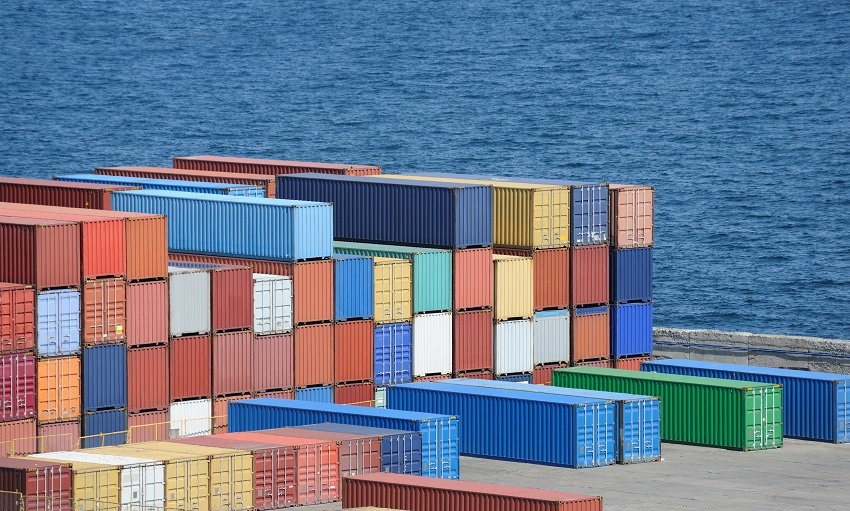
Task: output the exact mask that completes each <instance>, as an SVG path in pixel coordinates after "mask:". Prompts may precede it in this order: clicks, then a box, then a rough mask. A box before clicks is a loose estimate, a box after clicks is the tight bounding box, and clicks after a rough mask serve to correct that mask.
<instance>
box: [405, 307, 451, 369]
mask: <svg viewBox="0 0 850 511" xmlns="http://www.w3.org/2000/svg"><path fill="white" fill-rule="evenodd" d="M412 345H413V376H425V375H431V374H449V373H451V372H452V314H451V313H450V312H438V313H436V314H419V315H418V316H415V317H414V318H413V342H412Z"/></svg>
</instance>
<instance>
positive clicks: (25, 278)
mask: <svg viewBox="0 0 850 511" xmlns="http://www.w3.org/2000/svg"><path fill="white" fill-rule="evenodd" d="M0 281H3V282H14V283H17V284H28V285H31V286H33V287H35V288H36V289H39V290H41V289H49V288H59V287H74V286H79V285H80V224H76V223H72V222H60V221H57V220H33V219H27V218H17V217H8V216H0Z"/></svg>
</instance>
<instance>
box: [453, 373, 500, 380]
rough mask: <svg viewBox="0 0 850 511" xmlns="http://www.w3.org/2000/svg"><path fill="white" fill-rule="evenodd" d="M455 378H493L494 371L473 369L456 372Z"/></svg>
mask: <svg viewBox="0 0 850 511" xmlns="http://www.w3.org/2000/svg"><path fill="white" fill-rule="evenodd" d="M454 377H455V378H466V379H468V380H492V379H493V373H492V372H491V371H472V372H469V373H455V374H454Z"/></svg>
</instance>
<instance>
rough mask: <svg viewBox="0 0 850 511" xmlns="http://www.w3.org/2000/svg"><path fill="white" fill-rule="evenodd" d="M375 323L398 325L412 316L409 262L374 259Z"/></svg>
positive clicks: (381, 258) (386, 258) (411, 284)
mask: <svg viewBox="0 0 850 511" xmlns="http://www.w3.org/2000/svg"><path fill="white" fill-rule="evenodd" d="M374 261H375V267H374V272H375V308H374V311H375V323H378V324H380V323H398V322H399V321H408V320H410V319H411V317H412V316H413V303H412V300H411V298H412V296H413V292H412V291H413V280H412V278H411V277H412V268H411V265H410V261H408V260H405V259H394V258H388V257H376V258H374Z"/></svg>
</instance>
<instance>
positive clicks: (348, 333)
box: [333, 320, 375, 383]
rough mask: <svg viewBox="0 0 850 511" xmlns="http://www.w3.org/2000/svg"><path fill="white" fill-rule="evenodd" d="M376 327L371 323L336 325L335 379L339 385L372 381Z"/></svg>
mask: <svg viewBox="0 0 850 511" xmlns="http://www.w3.org/2000/svg"><path fill="white" fill-rule="evenodd" d="M374 343H375V326H374V324H373V323H372V322H371V321H368V320H366V321H345V322H339V323H335V324H334V345H335V348H334V354H333V357H334V360H335V362H334V378H335V379H336V381H337V382H339V383H346V382H362V381H368V380H371V379H372V375H373V373H374V369H373V365H374V359H375V348H374Z"/></svg>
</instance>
